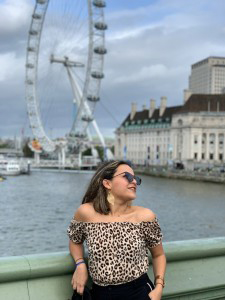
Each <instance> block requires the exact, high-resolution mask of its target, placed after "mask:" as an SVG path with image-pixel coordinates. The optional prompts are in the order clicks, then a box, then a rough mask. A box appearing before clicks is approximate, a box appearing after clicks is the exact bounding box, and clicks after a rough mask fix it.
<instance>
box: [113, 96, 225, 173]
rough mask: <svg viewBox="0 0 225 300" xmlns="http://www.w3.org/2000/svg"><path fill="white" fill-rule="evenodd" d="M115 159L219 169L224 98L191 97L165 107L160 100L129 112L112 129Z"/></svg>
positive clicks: (223, 151) (224, 152) (224, 136)
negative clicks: (157, 105) (114, 129)
mask: <svg viewBox="0 0 225 300" xmlns="http://www.w3.org/2000/svg"><path fill="white" fill-rule="evenodd" d="M115 157H116V158H117V159H128V160H131V161H132V162H133V163H134V164H137V165H161V166H164V165H168V164H174V163H177V164H178V163H182V164H183V165H184V166H185V168H188V169H193V168H194V167H195V165H199V164H200V165H201V166H205V167H209V166H212V165H218V166H221V165H223V164H224V160H225V159H224V158H225V95H223V94H220V95H199V94H193V95H191V96H190V97H189V98H188V99H187V100H186V101H185V103H184V104H183V105H181V106H172V107H167V99H166V97H161V102H160V106H159V107H158V108H156V102H155V100H150V106H149V108H146V107H145V106H144V107H143V109H142V110H141V111H137V106H136V104H134V103H133V104H132V107H131V112H130V113H129V115H128V116H127V117H126V119H125V120H124V121H123V122H122V124H121V126H120V127H119V128H118V129H117V130H116V140H115Z"/></svg>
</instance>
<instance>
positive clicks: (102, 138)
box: [92, 120, 108, 160]
mask: <svg viewBox="0 0 225 300" xmlns="http://www.w3.org/2000/svg"><path fill="white" fill-rule="evenodd" d="M92 125H93V127H94V129H95V131H96V133H97V135H98V137H99V139H100V141H101V144H102V147H103V149H104V160H107V159H108V155H107V147H106V144H105V140H104V137H103V135H102V134H101V132H100V130H99V128H98V124H97V122H96V121H95V120H93V121H92Z"/></svg>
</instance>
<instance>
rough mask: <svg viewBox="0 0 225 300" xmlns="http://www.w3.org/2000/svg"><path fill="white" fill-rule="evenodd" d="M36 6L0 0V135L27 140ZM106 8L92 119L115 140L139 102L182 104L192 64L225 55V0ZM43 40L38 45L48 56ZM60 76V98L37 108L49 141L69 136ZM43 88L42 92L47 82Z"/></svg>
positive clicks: (155, 0) (117, 0) (116, 2)
mask: <svg viewBox="0 0 225 300" xmlns="http://www.w3.org/2000/svg"><path fill="white" fill-rule="evenodd" d="M50 2H51V1H50ZM61 2H62V3H63V2H66V1H62V0H61ZM34 3H35V2H34V1H33V0H20V1H18V0H0V16H1V18H0V138H4V137H14V136H19V135H20V134H21V131H23V132H24V134H25V135H30V136H32V133H31V131H30V129H29V120H28V117H27V108H26V101H25V63H26V47H27V38H28V30H29V26H30V22H31V15H32V12H33V9H34ZM106 3H107V7H106V8H105V21H106V23H107V24H108V29H107V31H106V37H105V43H106V48H107V50H108V52H107V55H106V56H105V61H104V74H105V78H104V79H103V80H102V83H101V91H100V95H101V101H100V102H99V103H98V104H97V107H96V110H95V119H96V121H97V123H98V125H99V127H100V130H101V132H102V133H103V135H104V136H107V137H113V136H114V132H115V129H116V128H118V127H119V125H120V124H121V123H122V121H123V120H124V119H125V118H126V116H127V115H128V114H129V112H130V109H131V103H132V102H135V103H137V109H138V110H142V107H143V105H146V106H147V107H149V106H150V99H155V100H156V103H157V106H159V105H160V97H161V96H166V97H167V105H168V106H175V105H181V104H182V103H183V90H184V89H186V88H188V76H189V75H190V72H191V65H192V64H193V63H195V62H197V61H199V60H202V59H204V58H206V57H208V56H225V17H224V11H225V1H224V0H214V1H211V0H198V1H196V0H148V1H147V0H138V1H135V0H129V1H128V0H123V1H121V0H107V1H106ZM57 26H59V24H56V25H55V28H56V29H57V30H58V28H57ZM60 29H61V28H60ZM60 33H61V32H59V36H60ZM52 37H53V35H51V36H49V37H48V38H47V42H50V41H51V40H52V39H53V38H52ZM47 42H46V44H43V45H46V48H44V47H43V48H44V49H46V51H47V47H48V43H47ZM42 52H44V50H42ZM60 74H61V75H60V76H63V78H62V77H60V78H61V79H58V82H62V84H61V85H60V86H61V87H62V89H61V90H60V91H59V92H57V94H58V95H60V96H58V98H57V97H56V98H55V101H51V102H49V103H48V105H47V104H45V103H44V104H43V103H42V105H43V115H42V118H43V124H44V126H45V130H46V132H47V134H48V135H49V136H50V137H60V136H64V135H65V134H66V133H68V131H69V129H70V127H71V125H72V118H73V115H74V112H73V107H72V104H71V103H72V100H71V99H70V98H71V97H72V96H71V88H70V86H69V84H66V83H65V84H63V82H66V80H67V78H66V74H65V76H64V75H62V74H64V73H62V71H61V73H60ZM59 80H60V81H59ZM54 84H55V86H59V84H56V83H54ZM45 85H46V89H47V87H48V85H49V84H48V82H45ZM63 88H65V90H63ZM46 93H47V92H46Z"/></svg>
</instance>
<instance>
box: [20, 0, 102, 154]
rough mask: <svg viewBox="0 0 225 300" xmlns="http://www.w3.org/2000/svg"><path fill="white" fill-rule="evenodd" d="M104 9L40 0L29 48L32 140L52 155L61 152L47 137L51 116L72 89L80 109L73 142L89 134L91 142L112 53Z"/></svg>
mask: <svg viewBox="0 0 225 300" xmlns="http://www.w3.org/2000/svg"><path fill="white" fill-rule="evenodd" d="M104 7H105V1H102V0H87V1H84V0H65V1H63V0H58V1H57V0H54V1H50V0H36V4H35V7H34V12H33V15H32V20H31V26H30V30H29V36H28V45H27V58H26V101H27V110H28V115H29V120H30V124H31V128H32V131H33V134H34V136H35V138H37V139H38V140H39V142H40V143H41V145H42V147H43V149H44V150H45V151H47V152H51V151H54V150H55V149H56V148H57V144H56V143H55V142H54V141H52V140H51V139H50V138H49V137H48V135H47V133H46V127H47V124H50V117H49V115H50V114H52V113H53V112H54V111H55V112H56V105H59V103H61V102H62V101H65V92H64V91H65V90H68V88H69V84H70V85H71V87H70V93H67V97H71V98H74V99H76V105H77V112H76V116H75V118H74V120H72V127H71V130H70V136H72V135H73V136H77V138H76V139H74V141H73V142H74V143H76V146H77V148H79V147H80V146H79V145H81V144H82V138H81V137H83V138H84V139H85V137H86V135H87V133H88V139H89V140H91V137H90V130H89V129H88V128H89V125H90V124H92V123H93V124H95V123H96V121H95V120H94V109H95V106H96V104H97V102H98V101H99V100H100V97H99V91H100V84H101V80H102V79H103V78H104V73H103V60H104V55H105V54H106V53H107V50H106V48H105V39H104V32H105V30H106V29H107V25H106V23H105V21H104ZM59 64H60V66H59ZM81 68H82V70H81ZM72 69H75V72H73V71H74V70H72ZM78 69H79V70H78ZM66 74H67V75H66ZM72 81H73V82H74V83H73V85H72ZM69 95H70V96H69ZM71 105H72V103H71ZM94 127H96V126H94ZM44 128H45V129H44ZM97 131H98V129H97ZM98 134H99V133H98Z"/></svg>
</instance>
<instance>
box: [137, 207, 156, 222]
mask: <svg viewBox="0 0 225 300" xmlns="http://www.w3.org/2000/svg"><path fill="white" fill-rule="evenodd" d="M133 209H134V211H135V215H136V218H137V222H152V221H154V220H155V218H156V215H155V213H154V212H153V211H152V210H151V209H149V208H145V207H142V206H133Z"/></svg>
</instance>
